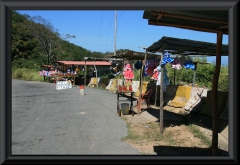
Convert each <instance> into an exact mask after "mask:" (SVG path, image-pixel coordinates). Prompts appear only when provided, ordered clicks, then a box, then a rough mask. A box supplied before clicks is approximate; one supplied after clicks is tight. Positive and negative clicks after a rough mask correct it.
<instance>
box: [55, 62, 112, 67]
mask: <svg viewBox="0 0 240 165" xmlns="http://www.w3.org/2000/svg"><path fill="white" fill-rule="evenodd" d="M56 63H61V64H64V65H85V61H57V62H56ZM86 65H100V66H110V65H111V63H110V62H107V61H86Z"/></svg>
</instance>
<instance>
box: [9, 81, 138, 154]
mask: <svg viewBox="0 0 240 165" xmlns="http://www.w3.org/2000/svg"><path fill="white" fill-rule="evenodd" d="M84 93H85V94H86V95H84V96H81V95H80V90H79V87H78V86H77V87H73V88H69V89H60V90H57V89H56V84H53V83H46V82H45V83H44V82H29V81H23V80H14V79H13V80H12V155H28V154H29V155H33V154H34V155H60V154H64V155H66V154H67V155H85V154H87V155H92V154H107V155H112V154H116V155H129V154H131V155H133V154H137V155H139V154H141V153H140V152H139V151H138V150H137V149H134V148H132V147H131V146H129V145H128V144H126V143H124V142H122V141H121V138H122V137H125V136H126V135H127V125H126V122H125V121H124V120H123V119H121V118H120V117H119V116H118V115H117V96H116V94H112V93H110V92H108V91H106V90H100V89H93V88H90V87H85V89H84Z"/></svg>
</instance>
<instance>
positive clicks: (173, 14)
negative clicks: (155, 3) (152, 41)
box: [143, 10, 228, 34]
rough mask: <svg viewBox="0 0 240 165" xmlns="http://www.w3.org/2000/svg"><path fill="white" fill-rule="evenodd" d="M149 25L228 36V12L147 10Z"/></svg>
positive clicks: (145, 13)
mask: <svg viewBox="0 0 240 165" xmlns="http://www.w3.org/2000/svg"><path fill="white" fill-rule="evenodd" d="M143 19H148V25H156V26H171V27H176V28H183V29H190V30H196V31H202V32H212V33H217V32H218V31H222V32H223V34H228V10H145V11H144V13H143Z"/></svg>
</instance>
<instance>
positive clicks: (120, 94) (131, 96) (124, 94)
mask: <svg viewBox="0 0 240 165" xmlns="http://www.w3.org/2000/svg"><path fill="white" fill-rule="evenodd" d="M126 93H130V94H131V95H130V103H131V105H130V111H131V112H132V116H134V111H133V109H132V108H133V93H134V92H133V91H121V92H119V91H117V113H118V115H119V116H121V109H120V102H122V101H129V100H120V99H119V98H120V97H127V95H126Z"/></svg>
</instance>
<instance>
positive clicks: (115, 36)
mask: <svg viewBox="0 0 240 165" xmlns="http://www.w3.org/2000/svg"><path fill="white" fill-rule="evenodd" d="M116 39H117V11H116V10H115V30H114V56H116Z"/></svg>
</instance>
